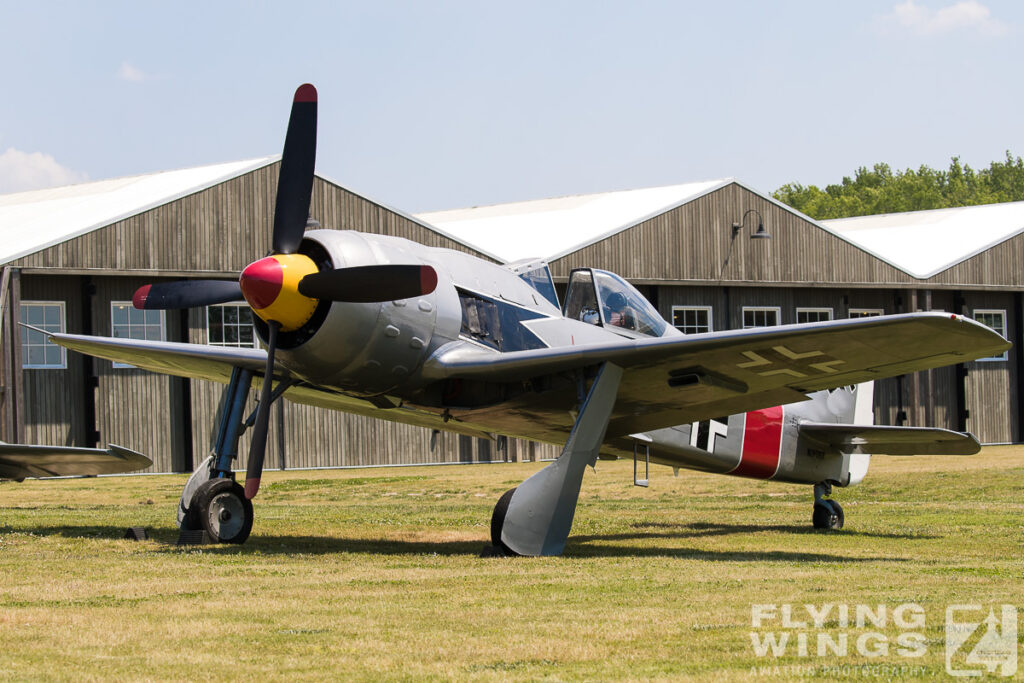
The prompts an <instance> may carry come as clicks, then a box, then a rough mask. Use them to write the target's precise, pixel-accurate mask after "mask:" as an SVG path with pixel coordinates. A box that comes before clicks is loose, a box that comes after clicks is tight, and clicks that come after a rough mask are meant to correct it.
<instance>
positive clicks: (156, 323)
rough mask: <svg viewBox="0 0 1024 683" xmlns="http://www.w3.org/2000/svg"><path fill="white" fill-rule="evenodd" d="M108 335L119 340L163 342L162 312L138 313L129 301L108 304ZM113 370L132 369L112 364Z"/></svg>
mask: <svg viewBox="0 0 1024 683" xmlns="http://www.w3.org/2000/svg"><path fill="white" fill-rule="evenodd" d="M110 334H111V336H113V337H118V338H120V339H145V340H147V341H164V340H165V339H167V335H166V332H165V330H164V311H152V310H150V311H140V310H139V309H137V308H135V306H133V305H132V302H131V301H111V302H110ZM114 367H115V368H133V367H135V366H134V365H129V364H127V363H114Z"/></svg>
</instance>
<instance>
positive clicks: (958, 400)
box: [0, 157, 1024, 472]
mask: <svg viewBox="0 0 1024 683" xmlns="http://www.w3.org/2000/svg"><path fill="white" fill-rule="evenodd" d="M278 165H279V162H278V159H277V158H276V157H271V158H265V159H257V160H253V161H246V162H238V163H230V164H220V165H215V166H206V167H201V168H194V169H185V170H181V171H168V172H162V173H153V174H148V175H144V176H136V177H132V178H122V179H115V180H107V181H99V182H95V183H86V184H82V185H74V186H68V187H63V188H51V189H47V190H37V191H32V192H22V193H17V194H11V195H3V196H0V234H2V235H3V240H2V245H0V263H2V264H3V273H2V282H0V339H2V363H0V385H2V393H0V402H2V422H0V429H2V436H0V439H3V440H5V441H17V442H31V443H42V444H51V445H83V446H91V445H96V444H101V445H102V444H105V443H108V442H113V443H118V444H123V445H125V446H129V447H131V448H133V449H136V450H138V451H141V452H144V453H146V454H147V455H149V456H150V457H151V458H152V459H153V462H154V464H153V467H152V468H151V471H153V472H183V471H190V470H191V469H192V467H193V466H194V464H196V463H198V462H199V461H200V460H202V458H204V457H205V456H206V454H207V453H208V451H209V448H210V441H211V432H212V430H213V425H214V424H215V421H214V416H215V413H216V407H217V403H218V401H219V399H220V396H221V389H222V387H221V386H220V385H216V384H213V383H210V382H205V381H200V380H191V381H190V380H186V379H180V378H172V377H166V376H162V375H154V374H150V373H147V372H143V371H140V370H137V369H134V368H132V367H121V366H117V365H116V364H113V363H111V362H109V361H102V360H97V359H90V358H87V357H84V356H80V355H78V354H68V353H65V352H64V350H63V349H61V348H60V347H56V346H54V345H52V344H49V343H48V342H47V341H46V339H45V337H43V335H41V334H38V333H32V332H30V331H28V330H25V329H24V328H19V326H18V325H17V323H18V322H19V321H24V322H26V323H29V324H32V325H34V326H37V327H41V328H44V329H48V330H53V331H69V332H79V333H85V334H98V335H111V336H126V337H136V338H143V339H163V340H169V341H190V342H193V343H209V344H223V345H233V346H242V345H247V344H248V345H254V344H256V343H257V342H256V340H255V337H254V335H253V333H252V326H251V314H250V311H249V309H248V307H247V306H245V305H244V304H243V303H239V304H225V305H220V306H210V307H208V308H206V309H198V310H191V311H185V312H180V313H179V312H162V311H136V310H135V309H133V308H132V306H131V303H130V302H131V298H132V294H133V292H134V291H135V289H136V288H137V287H139V286H140V285H143V284H146V283H149V282H153V281H160V280H161V279H180V278H183V277H184V278H187V277H201V278H221V277H223V278H225V279H231V278H236V277H237V274H238V272H239V270H240V269H241V268H243V267H244V266H245V265H246V264H247V263H249V261H251V260H252V257H253V255H254V254H264V253H267V250H268V248H269V244H267V243H266V242H267V240H268V237H267V235H268V232H267V230H266V229H264V228H265V226H266V225H267V224H268V222H269V220H270V216H271V215H272V214H273V202H274V196H273V194H274V188H275V187H276V179H277V172H278ZM1022 204H1024V203H1022ZM312 214H313V215H314V217H315V218H316V219H317V220H318V221H320V223H321V224H322V225H323V227H325V228H335V229H355V230H360V231H365V232H374V233H381V234H389V235H397V236H401V237H405V238H408V239H411V240H414V241H417V242H421V243H424V244H428V245H431V246H439V247H447V248H451V249H458V250H462V251H466V252H469V253H473V254H475V255H477V256H481V257H484V258H489V259H491V260H494V261H498V262H512V261H516V260H520V259H523V258H528V257H539V258H546V259H547V260H548V261H549V262H550V264H551V267H552V271H553V273H554V275H555V278H556V281H558V282H559V283H564V282H565V281H566V280H567V278H568V274H569V272H570V271H571V269H572V268H574V267H579V266H592V267H598V268H603V269H606V270H611V271H613V272H617V273H619V274H621V275H623V276H624V277H626V278H628V279H629V280H630V281H631V282H633V283H634V284H635V285H638V286H640V288H641V289H642V290H643V291H644V293H645V294H646V295H647V296H648V298H649V299H650V300H651V301H652V303H654V305H655V306H656V307H657V308H658V309H659V311H660V312H661V313H662V315H663V316H664V317H665V318H666V319H667V320H669V321H670V322H672V323H673V324H675V325H677V326H678V327H680V329H682V330H683V331H684V332H687V333H699V332H702V331H710V330H722V329H735V328H741V327H745V326H755V325H772V324H786V323H794V322H809V321H814V320H823V319H830V318H842V317H853V316H861V315H876V314H881V313H885V314H888V313H898V312H906V311H915V310H944V311H950V312H956V313H963V314H965V315H968V316H971V317H975V318H978V319H980V320H982V321H983V322H985V323H986V324H989V325H990V326H992V327H994V328H996V329H997V330H998V331H1000V332H1001V333H1003V334H1004V335H1005V336H1007V337H1008V338H1009V339H1010V340H1011V341H1014V342H1017V341H1018V340H1020V339H1021V338H1022V336H1024V335H1022V332H1021V324H1022V323H1021V320H1022V319H1021V311H1022V299H1021V292H1024V282H1022V279H1024V276H1022V274H1021V272H1020V268H1019V264H1020V263H1021V256H1022V250H1024V242H1022V239H1024V238H1022V237H1021V235H1020V232H1021V231H1022V230H1024V206H1018V205H1016V204H1007V205H994V207H969V208H964V209H948V210H944V211H931V212H918V213H915V214H899V215H896V216H885V217H865V218H862V219H847V220H843V221H828V222H815V221H813V220H810V219H808V218H807V217H805V216H803V215H801V214H799V213H798V212H795V211H793V210H792V209H789V208H788V207H786V206H784V205H782V204H779V203H778V202H776V201H774V200H773V199H771V198H770V197H768V196H767V195H765V194H762V193H759V192H757V191H755V190H752V189H751V188H749V187H747V186H745V185H743V184H741V183H739V182H737V181H735V180H732V179H725V180H719V181H710V182H705V183H691V184H687V185H678V186H671V187H666V188H652V189H645V190H635V191H628V192H609V193H602V194H595V195H584V196H576V197H567V198H560V199H550V200H539V201H535V202H520V203H517V204H508V205H501V206H491V207H477V208H473V209H463V210H454V211H443V212H433V213H429V214H421V215H419V216H412V215H409V214H405V213H403V212H401V211H397V210H394V209H391V208H388V207H387V206H384V205H382V204H380V203H377V202H374V201H372V200H370V199H368V198H366V197H363V196H361V195H358V194H356V193H354V192H351V191H349V190H346V189H345V188H343V187H341V186H339V185H337V184H335V183H332V182H330V181H329V180H326V179H324V178H322V177H319V176H318V177H317V178H316V181H315V184H314V193H313V209H312ZM766 235H767V236H770V238H765V236H766ZM210 244H217V245H218V248H217V249H210V248H209V247H208V246H207V245H210ZM1019 353H1020V352H1019V351H1018V347H1016V346H1015V347H1014V349H1012V350H1011V351H1010V352H1008V354H1006V355H1005V357H1000V358H994V359H987V360H983V361H976V362H971V363H966V364H962V365H959V366H955V367H951V368H943V369H939V370H932V371H928V372H925V373H918V374H916V375H908V376H904V377H900V378H896V379H891V380H885V381H882V382H879V383H878V386H877V387H876V390H875V415H876V422H878V423H880V424H903V425H924V424H927V425H931V426H939V427H948V428H952V429H966V430H969V431H972V432H974V433H975V434H976V435H977V436H978V437H979V438H980V439H981V440H982V441H983V442H989V443H992V442H1016V441H1020V440H1021V424H1022V419H1021V406H1020V401H1019V398H1018V389H1017V388H1018V386H1020V385H1021V377H1020V373H1021V368H1022V363H1021V358H1020V356H1019ZM254 399H255V397H253V400H252V402H254ZM270 430H271V431H270V437H269V444H270V447H269V450H268V457H267V466H268V467H272V468H273V467H287V468H302V467H339V466H351V465H399V464H414V463H435V462H437V463H441V462H446V463H447V462H481V461H496V460H497V461H500V460H506V459H509V460H519V459H533V458H537V457H553V456H554V455H556V454H557V449H555V448H553V447H550V446H545V445H533V444H526V443H517V442H514V441H511V442H510V441H506V440H499V441H494V442H492V441H487V440H482V439H473V438H471V437H466V436H457V435H453V434H433V433H431V432H430V431H429V430H426V429H422V428H417V427H411V426H406V425H400V424H393V423H388V422H383V421H377V420H373V419H370V418H361V417H358V416H351V415H345V414H341V413H336V412H331V411H324V410H319V409H314V408H309V407H306V406H302V405H296V404H292V403H288V402H284V401H282V402H278V403H277V405H275V406H274V415H273V419H272V420H271V424H270ZM239 450H240V452H241V453H242V454H243V455H242V457H241V461H240V462H239V466H240V467H244V466H245V457H244V454H245V453H247V452H248V444H247V441H246V437H244V436H243V440H242V443H241V444H240V448H239Z"/></svg>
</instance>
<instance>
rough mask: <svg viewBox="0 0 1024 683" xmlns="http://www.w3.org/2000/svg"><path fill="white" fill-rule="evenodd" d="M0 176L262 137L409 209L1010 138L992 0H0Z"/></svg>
mask: <svg viewBox="0 0 1024 683" xmlns="http://www.w3.org/2000/svg"><path fill="white" fill-rule="evenodd" d="M0 26H2V27H3V35H4V39H3V40H2V41H0V63H2V64H4V68H3V69H2V70H0V83H2V86H3V87H2V91H0V92H2V93H3V94H2V96H0V192H11V191H16V190H20V189H27V188H29V187H38V186H45V185H47V184H66V183H68V182H75V181H81V180H98V179H102V178H110V177H116V176H124V175H131V174H137V173H144V172H149V171H156V170H164V169H172V168H182V167H188V166H197V165H202V164H207V163H215V162H221V161H233V160H239V159H246V158H252V157H257V156H264V155H268V154H275V153H279V152H280V149H281V145H282V143H283V139H284V130H285V126H286V123H287V116H288V108H289V105H290V100H291V94H292V92H293V91H294V89H295V87H296V86H297V85H298V84H300V83H302V82H304V81H309V82H312V83H314V84H315V85H316V86H317V88H318V90H319V92H320V146H319V153H318V160H317V170H318V171H319V172H320V173H322V174H323V175H325V176H327V177H329V178H332V179H334V180H336V181H338V182H340V183H342V184H343V185H346V186H348V187H351V188H352V189H354V190H356V191H359V192H363V193H365V194H367V195H369V196H370V197H373V198H375V199H377V200H379V201H382V202H384V203H386V204H389V205H392V206H394V207H396V208H400V209H403V210H406V211H411V212H416V211H425V210H433V209H445V208H455V207H463V206H471V205H480V204H493V203H499V202H505V201H515V200H522V199H534V198H540V197H553V196H560V195H567V194H578V193H586V192H598V191H606V190H615V189H631V188H638V187H648V186H655V185H668V184H675V183H681V182H689V181H696V180H706V179H711V178H719V177H725V176H734V177H736V178H739V179H740V180H743V181H745V182H747V183H748V184H750V185H753V186H754V187H756V188H759V189H762V190H773V189H775V188H776V187H778V186H779V185H781V184H782V183H785V182H789V181H797V182H801V183H804V184H812V183H813V184H819V185H821V184H826V183H829V182H835V181H838V180H839V179H841V177H842V176H843V175H844V174H850V173H851V172H852V171H853V170H854V169H855V168H856V167H858V166H861V165H871V164H873V163H875V162H878V161H885V162H887V163H889V164H891V165H893V166H895V167H898V168H903V167H907V166H915V167H916V166H918V165H920V164H929V165H931V166H936V167H944V166H946V165H947V164H948V161H949V158H950V157H951V156H953V155H959V156H960V157H961V158H962V159H963V160H964V161H966V162H967V163H970V164H971V165H974V166H986V165H987V164H988V163H989V162H990V161H992V160H995V159H1001V158H1002V157H1003V156H1004V154H1005V151H1006V150H1007V149H1010V150H1012V151H1013V152H1014V153H1015V154H1024V128H1022V125H1021V120H1022V115H1021V112H1022V111H1024V107H1022V98H1024V95H1022V93H1021V87H1020V86H1021V80H1022V77H1021V71H1022V66H1024V57H1022V56H1021V53H1020V49H1019V47H1018V46H1019V44H1020V42H1021V37H1022V28H1024V3H1020V2H1016V1H1013V0H858V1H856V2H854V1H847V2H838V1H836V2H822V1H821V0H777V1H775V2H754V1H748V2H739V1H732V2H730V1H728V0H720V1H716V2H708V1H704V2H687V1H675V2H670V1H665V2H658V1H653V0H646V1H645V0H638V1H636V2H599V1H596V0H591V1H588V2H585V1H582V0H580V1H572V2H571V1H559V0H548V1H547V2H531V1H529V0H520V1H517V2H515V3H494V2H491V3H488V2H479V1H475V2H472V1H465V2H461V1H452V2H389V1H387V0H375V1H374V2H358V3H357V2H302V1H301V0H296V1H295V2H292V3H282V2H230V1H224V2H208V3H198V2H175V3H169V2H167V3H163V2H144V1H140V0H135V1H133V2H99V1H93V2H38V3H26V2H23V1H18V2H13V1H11V0H0Z"/></svg>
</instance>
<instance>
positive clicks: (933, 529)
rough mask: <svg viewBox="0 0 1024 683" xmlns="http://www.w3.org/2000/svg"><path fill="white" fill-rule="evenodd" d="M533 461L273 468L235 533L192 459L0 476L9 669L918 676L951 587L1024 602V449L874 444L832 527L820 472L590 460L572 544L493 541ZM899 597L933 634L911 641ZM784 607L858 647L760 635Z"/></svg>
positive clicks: (169, 673)
mask: <svg viewBox="0 0 1024 683" xmlns="http://www.w3.org/2000/svg"><path fill="white" fill-rule="evenodd" d="M540 466H542V465H541V464H509V465H478V466H466V467H435V468H391V469H364V470H344V471H340V470H334V471H315V472H285V473H278V472H272V473H267V474H266V475H265V477H264V486H263V490H262V491H261V492H260V495H259V497H258V498H257V500H256V524H255V527H254V530H253V536H252V537H251V538H250V540H249V542H248V543H247V544H245V545H244V546H241V547H235V546H232V547H223V546H206V547H191V548H180V547H177V546H175V545H174V541H175V539H176V538H177V529H176V526H175V524H174V519H173V514H174V510H175V506H176V504H177V500H178V496H179V493H180V489H181V487H182V485H183V484H184V481H185V477H184V476H155V477H117V478H102V479H72V480H56V481H42V482H40V481H28V482H24V483H21V484H16V483H5V484H0V578H2V580H0V645H2V647H0V650H2V652H0V678H7V679H26V678H33V679H35V678H53V679H99V678H120V679H125V678H127V679H178V680H181V679H201V678H212V679H227V678H232V677H242V678H249V679H265V678H269V679H284V678H288V679H292V678H309V679H323V678H355V679H379V678H384V679H440V678H473V679H479V680H507V679H529V680H536V679H551V680H563V679H587V680H594V679H619V678H629V679H658V678H662V679H687V678H694V679H696V678H711V679H719V680H733V679H737V678H742V677H748V676H749V675H750V674H751V672H752V671H753V672H754V673H757V674H760V675H763V676H771V677H773V678H779V679H790V678H807V677H808V676H811V675H813V676H824V677H865V676H868V677H874V676H876V675H878V676H879V677H880V678H883V679H884V678H890V677H896V678H903V677H910V678H922V679H923V678H932V677H935V676H945V675H946V674H945V662H944V653H943V650H944V640H943V638H944V635H943V634H944V630H943V624H944V619H945V609H946V606H947V605H949V604H953V603H980V604H983V605H985V611H986V614H987V609H988V606H989V605H990V604H996V605H998V604H1000V603H1014V604H1016V605H1019V606H1024V597H1022V586H1024V565H1022V563H1021V556H1022V551H1024V547H1022V545H1024V528H1022V525H1024V521H1022V520H1024V495H1022V493H1024V449H1022V448H1009V447H1006V448H986V449H985V450H984V451H983V452H982V454H980V455H978V456H974V457H968V458H956V457H947V458H938V457H932V458H884V457H880V458H875V459H874V461H873V463H872V468H871V471H870V472H869V473H868V477H867V479H866V480H865V482H864V483H863V484H862V485H861V486H858V487H855V488H852V489H848V490H842V489H837V498H838V500H840V501H841V502H842V504H843V506H844V508H845V511H846V528H845V529H843V530H842V531H839V532H827V533H822V532H814V531H813V530H812V529H811V528H810V515H811V491H810V487H799V486H790V485H779V484H766V483H758V482H751V481H748V480H742V479H732V478H727V477H715V476H710V475H701V474H695V473H686V472H681V473H680V475H679V476H678V477H673V476H672V473H671V470H668V469H663V468H658V469H657V470H655V471H653V472H652V474H653V478H652V485H651V487H650V488H649V489H639V488H635V487H633V486H632V464H631V463H628V462H620V463H619V462H617V463H599V465H598V468H597V472H596V473H593V472H590V471H588V473H587V475H586V477H585V479H584V482H583V493H582V497H581V500H580V506H579V509H578V511H577V515H576V522H575V525H574V528H573V535H572V537H570V540H569V544H568V546H567V548H566V552H565V555H564V556H563V557H559V558H532V559H528V558H517V559H508V558H489V559H481V558H479V557H478V555H479V553H480V550H481V549H482V547H483V545H484V543H485V541H486V540H487V539H488V537H489V521H490V515H491V510H492V508H493V506H494V503H495V501H496V500H497V498H498V497H499V496H500V495H501V493H502V492H504V491H505V490H507V489H509V488H511V487H512V486H515V485H516V484H518V483H519V482H520V481H522V480H523V479H524V478H526V477H527V476H528V475H529V474H530V473H532V472H534V471H535V470H536V469H537V468H538V467H540ZM129 526H145V527H147V528H148V529H149V531H150V536H151V540H149V541H144V542H133V541H127V540H121V537H122V535H123V533H124V529H125V528H126V527H129ZM784 603H790V604H792V605H793V615H794V616H793V619H800V618H801V615H802V616H803V618H804V619H806V614H807V613H806V612H805V611H803V610H804V609H805V608H804V607H803V605H804V604H811V605H813V606H816V607H817V608H818V609H821V608H823V606H824V605H825V604H828V603H837V604H844V605H849V609H850V610H851V614H852V613H853V611H854V610H855V608H856V605H858V604H867V605H872V606H874V607H875V609H876V614H877V606H878V605H879V604H882V605H886V606H887V610H888V617H887V621H886V623H885V625H884V626H875V625H873V624H871V623H866V624H865V625H864V628H857V626H856V624H852V625H850V626H849V627H844V626H843V625H842V624H841V622H840V621H839V620H838V619H837V618H835V614H836V613H835V612H833V613H832V616H831V617H830V618H829V619H827V620H826V622H825V624H824V627H823V628H822V629H814V628H803V629H801V628H796V627H792V628H790V627H788V625H783V624H782V622H781V621H780V620H779V619H775V620H772V621H769V622H765V624H764V625H763V626H762V627H761V628H759V629H755V628H753V626H752V621H751V610H752V605H754V604H768V605H777V606H780V607H779V609H780V610H781V605H782V604H784ZM904 603H917V604H919V605H920V606H921V607H922V608H923V614H924V618H925V624H924V625H923V626H921V625H920V624H914V625H913V627H912V628H910V629H909V630H910V631H913V632H916V633H919V634H921V636H920V641H918V645H919V647H918V650H923V651H924V654H923V656H919V657H914V658H908V657H904V656H901V655H900V654H899V653H898V652H897V638H898V637H899V636H900V635H901V634H905V633H906V631H907V628H904V626H905V625H904V626H901V625H900V624H897V623H894V619H893V616H892V611H893V610H894V609H895V608H896V607H898V606H899V605H901V604H904ZM836 610H838V607H837V608H836ZM983 616H984V615H983ZM851 618H852V617H851ZM784 630H785V631H790V632H792V633H791V635H792V636H793V638H796V637H797V635H796V634H797V633H798V632H806V633H808V634H809V635H810V637H811V638H812V639H814V638H817V637H818V636H817V634H818V633H819V632H825V633H827V634H829V635H830V637H832V638H834V639H836V640H839V639H840V636H841V634H843V633H846V634H847V637H848V638H849V647H848V652H847V654H846V656H835V655H833V656H824V657H818V656H816V655H817V652H816V647H817V645H816V641H815V640H812V641H811V645H810V653H809V655H808V656H806V657H804V656H800V655H799V653H798V651H797V650H796V649H794V648H793V647H789V648H788V649H787V650H786V653H785V654H784V655H783V656H780V657H775V656H772V655H770V654H769V655H765V656H758V655H757V654H756V653H755V649H754V646H753V644H752V638H751V633H752V632H756V633H757V634H758V637H759V638H760V637H761V636H762V635H763V633H764V632H765V631H773V632H779V631H784ZM1022 631H1024V628H1022ZM865 634H866V637H867V641H866V643H867V644H866V645H865V646H864V647H863V648H861V649H866V650H867V652H866V653H864V652H861V651H859V649H858V648H857V647H856V646H855V645H854V643H855V640H856V639H857V638H858V637H860V636H865ZM883 639H884V640H886V641H888V643H889V652H888V654H884V655H879V656H871V654H872V653H873V652H877V651H878V648H879V647H880V645H879V643H880V642H881V641H882V640H883ZM861 665H868V666H870V667H874V668H873V669H871V668H869V669H858V668H854V667H860V666H861ZM776 667H778V668H776ZM842 667H846V668H842ZM887 667H889V668H887ZM901 667H902V668H901ZM1021 669H1022V670H1024V662H1022V666H1021Z"/></svg>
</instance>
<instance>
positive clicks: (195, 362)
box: [46, 332, 267, 384]
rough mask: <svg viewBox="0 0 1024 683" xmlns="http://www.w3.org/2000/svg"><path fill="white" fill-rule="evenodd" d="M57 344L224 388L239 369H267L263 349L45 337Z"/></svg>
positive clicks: (77, 336)
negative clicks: (218, 384) (217, 384)
mask: <svg viewBox="0 0 1024 683" xmlns="http://www.w3.org/2000/svg"><path fill="white" fill-rule="evenodd" d="M46 334H47V335H48V336H49V337H50V339H51V340H52V341H53V342H54V343H56V344H60V345H61V346H64V347H66V348H69V349H71V350H72V351H78V352H79V353H85V354H88V355H90V356H95V357H97V358H106V359H107V360H112V361H116V362H118V363H129V364H131V365H134V366H135V367H138V368H142V369H143V370H152V371H153V372H160V373H163V374H165V375H176V376H178V377H195V378H197V379H208V380H212V381H214V382H220V383H222V384H226V383H227V382H228V381H229V380H230V379H231V371H232V370H233V369H234V368H236V367H238V368H244V369H248V370H252V371H253V372H254V373H257V374H258V375H260V376H262V375H263V371H264V369H265V368H266V365H267V352H266V351H264V350H263V349H242V348H235V347H230V346H207V345H204V344H184V343H181V342H161V341H145V340H142V339H122V338H115V337H92V336H89V335H84V334H63V333H57V332H47V333H46Z"/></svg>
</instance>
